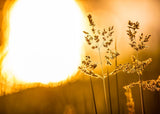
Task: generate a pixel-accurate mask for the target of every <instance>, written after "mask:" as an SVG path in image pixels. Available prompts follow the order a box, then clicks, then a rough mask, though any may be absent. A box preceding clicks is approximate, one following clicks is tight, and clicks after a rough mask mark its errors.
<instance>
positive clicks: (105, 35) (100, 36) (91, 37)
mask: <svg viewBox="0 0 160 114" xmlns="http://www.w3.org/2000/svg"><path fill="white" fill-rule="evenodd" d="M88 20H89V24H90V29H91V32H86V31H83V33H84V34H85V40H86V42H87V44H88V45H89V46H90V47H91V49H93V50H97V51H98V56H99V64H97V62H93V60H92V59H91V56H88V55H87V56H86V58H85V59H84V60H82V64H81V65H80V66H79V69H80V70H81V71H82V72H83V73H84V74H87V75H88V76H92V77H95V78H100V79H102V83H103V89H104V99H105V105H106V109H107V113H108V114H109V113H111V114H112V104H111V94H110V81H109V71H108V67H109V66H111V65H112V63H111V59H115V58H116V57H117V56H118V55H119V53H118V52H117V51H112V50H111V49H110V46H111V44H112V43H113V38H112V34H113V33H114V31H113V28H114V27H113V26H110V27H108V28H104V29H103V30H99V29H97V28H96V27H95V23H94V21H93V19H92V15H90V14H89V15H88ZM102 50H103V51H104V50H105V51H106V53H105V56H102V54H101V53H102V52H101V51H102ZM103 54H104V53H103ZM104 59H105V61H106V64H105V66H106V67H107V69H106V70H105V71H104V68H103V66H104ZM98 65H100V69H101V74H97V73H95V72H94V69H95V68H97V66H98ZM106 78H107V81H108V83H107V85H106ZM106 86H107V88H108V91H106V90H107V88H106ZM107 93H108V95H107ZM107 96H108V97H109V98H108V97H107ZM107 98H108V99H107Z"/></svg>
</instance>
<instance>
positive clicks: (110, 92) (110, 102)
mask: <svg viewBox="0 0 160 114" xmlns="http://www.w3.org/2000/svg"><path fill="white" fill-rule="evenodd" d="M107 79H108V94H109V103H110V105H109V106H110V107H109V109H110V112H111V114H112V103H111V92H110V81H109V72H108V69H107Z"/></svg>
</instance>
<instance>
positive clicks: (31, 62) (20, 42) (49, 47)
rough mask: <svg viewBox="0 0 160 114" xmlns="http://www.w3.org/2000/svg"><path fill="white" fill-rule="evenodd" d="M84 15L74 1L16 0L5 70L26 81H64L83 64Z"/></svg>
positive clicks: (11, 20)
mask: <svg viewBox="0 0 160 114" xmlns="http://www.w3.org/2000/svg"><path fill="white" fill-rule="evenodd" d="M81 18H82V16H81V12H80V9H79V8H78V6H77V4H76V3H75V1H74V0H19V1H17V3H16V4H15V6H14V7H13V9H12V11H11V16H10V36H9V45H8V56H7V57H6V60H5V67H4V68H5V72H12V73H13V74H14V75H15V76H16V78H17V79H19V80H21V81H25V82H42V83H48V82H58V81H61V80H65V79H66V78H67V77H68V76H69V75H72V74H73V73H74V72H75V71H76V69H77V67H78V65H79V63H80V51H81V44H82V41H81V38H80V34H81V31H82V28H81V27H82V25H81Z"/></svg>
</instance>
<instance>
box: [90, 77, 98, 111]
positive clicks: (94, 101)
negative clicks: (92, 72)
mask: <svg viewBox="0 0 160 114" xmlns="http://www.w3.org/2000/svg"><path fill="white" fill-rule="evenodd" d="M90 84H91V90H92V96H93V103H94V109H95V114H97V107H96V100H95V95H94V90H93V84H92V79H91V77H90Z"/></svg>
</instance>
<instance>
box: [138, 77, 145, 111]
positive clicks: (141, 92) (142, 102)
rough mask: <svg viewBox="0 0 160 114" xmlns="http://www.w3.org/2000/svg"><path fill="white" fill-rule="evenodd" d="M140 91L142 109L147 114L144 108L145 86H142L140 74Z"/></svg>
mask: <svg viewBox="0 0 160 114" xmlns="http://www.w3.org/2000/svg"><path fill="white" fill-rule="evenodd" d="M139 82H140V83H139V92H140V97H141V110H142V114H145V110H144V98H143V88H142V75H139Z"/></svg>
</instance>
